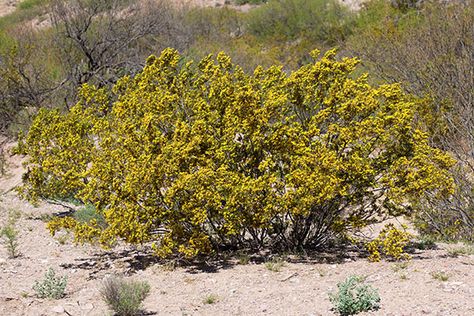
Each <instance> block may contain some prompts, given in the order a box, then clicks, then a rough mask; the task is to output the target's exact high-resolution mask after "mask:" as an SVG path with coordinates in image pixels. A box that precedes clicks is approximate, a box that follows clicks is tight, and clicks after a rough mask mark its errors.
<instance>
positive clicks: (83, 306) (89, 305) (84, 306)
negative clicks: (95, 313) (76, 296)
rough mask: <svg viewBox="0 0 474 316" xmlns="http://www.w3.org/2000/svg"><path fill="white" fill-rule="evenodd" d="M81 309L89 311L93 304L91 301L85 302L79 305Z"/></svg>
mask: <svg viewBox="0 0 474 316" xmlns="http://www.w3.org/2000/svg"><path fill="white" fill-rule="evenodd" d="M81 309H82V310H84V311H90V310H93V309H94V305H92V303H87V304H84V305H82V306H81Z"/></svg>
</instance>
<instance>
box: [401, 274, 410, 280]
mask: <svg viewBox="0 0 474 316" xmlns="http://www.w3.org/2000/svg"><path fill="white" fill-rule="evenodd" d="M400 280H404V281H405V280H408V274H406V273H400Z"/></svg>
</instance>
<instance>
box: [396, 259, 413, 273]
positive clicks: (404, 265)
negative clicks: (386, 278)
mask: <svg viewBox="0 0 474 316" xmlns="http://www.w3.org/2000/svg"><path fill="white" fill-rule="evenodd" d="M409 265H410V263H409V262H408V261H403V262H397V263H395V264H393V265H392V270H393V271H395V272H399V271H401V270H405V269H406V268H408V266H409Z"/></svg>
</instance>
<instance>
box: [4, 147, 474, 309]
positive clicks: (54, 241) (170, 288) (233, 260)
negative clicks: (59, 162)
mask: <svg viewBox="0 0 474 316" xmlns="http://www.w3.org/2000/svg"><path fill="white" fill-rule="evenodd" d="M9 148H11V145H10V146H7V158H8V159H7V164H8V166H7V167H8V171H7V174H6V175H5V176H3V177H2V178H0V190H1V191H2V193H1V201H0V226H3V225H6V223H7V221H8V218H11V217H12V216H13V217H16V218H17V219H16V224H15V227H16V228H17V230H18V231H19V239H18V241H19V247H18V250H19V252H20V256H19V257H18V258H14V259H11V258H8V253H7V250H6V247H5V245H4V244H2V245H0V271H1V273H0V315H31V316H35V315H111V312H110V311H109V310H108V308H107V306H106V304H105V303H104V302H103V300H102V298H101V295H100V289H101V286H102V282H103V279H104V278H106V277H108V276H110V275H119V276H124V277H126V278H133V279H136V280H146V281H148V282H149V283H150V285H151V294H150V296H149V297H148V298H147V299H146V300H145V302H144V308H145V311H146V313H147V314H148V315H308V316H309V315H334V312H333V311H332V310H331V308H332V305H331V303H330V301H329V296H328V294H329V293H332V292H334V291H335V290H336V289H337V283H338V282H341V281H342V280H344V279H345V278H346V277H347V276H349V275H353V274H356V275H361V276H365V277H366V282H367V283H369V284H371V285H372V286H374V287H375V288H377V289H378V290H379V293H380V296H381V308H380V310H378V311H373V312H368V313H365V314H363V315H460V316H461V315H465V316H468V315H474V300H473V298H474V256H473V255H461V256H454V255H453V251H452V249H453V247H457V246H458V245H450V244H438V245H437V247H436V249H431V250H415V251H414V253H412V259H411V260H410V261H408V262H407V263H396V262H390V261H386V260H385V261H382V262H379V263H371V262H369V261H368V260H367V259H366V258H365V256H364V255H363V254H362V253H361V252H347V251H346V252H338V251H334V252H332V253H317V254H312V255H306V256H302V255H300V256H296V255H289V256H287V257H285V258H283V259H284V261H283V262H282V263H281V265H279V266H278V267H277V268H276V269H273V270H277V271H272V270H270V269H269V268H268V265H266V264H265V261H269V260H271V257H270V256H269V255H268V254H265V253H262V254H256V255H251V256H250V257H248V258H245V259H246V260H242V258H239V257H238V256H235V255H234V256H229V257H221V258H218V259H212V260H209V261H208V262H205V261H202V262H194V263H185V264H179V265H173V263H172V262H169V261H168V262H163V261H160V260H158V259H157V258H156V257H154V256H153V255H152V254H151V253H150V252H149V251H148V250H147V248H146V247H142V248H140V247H138V248H137V247H127V246H125V245H122V246H119V247H117V248H115V249H112V250H108V251H107V250H103V249H101V248H99V247H95V246H91V245H76V244H74V243H73V239H72V236H69V235H68V234H67V233H64V234H60V235H57V236H55V237H52V236H51V235H50V234H49V232H48V231H47V229H46V223H45V219H46V218H47V217H48V215H52V214H53V213H55V212H58V211H63V209H62V208H61V207H59V206H55V205H48V204H40V205H39V206H37V207H34V206H32V205H30V204H29V203H28V202H26V201H23V200H21V199H19V197H18V196H17V194H16V193H15V190H14V188H15V186H17V185H19V184H20V183H21V174H22V172H23V168H22V165H21V162H22V160H23V159H24V158H22V157H19V156H14V155H11V154H9V153H8V149H9ZM450 249H451V250H450ZM247 260H248V263H246V262H244V261H247ZM244 263H246V264H244ZM50 267H52V268H54V269H55V270H56V272H57V273H59V274H60V275H67V277H68V285H67V287H66V295H65V297H64V298H62V299H59V300H48V299H39V298H37V297H36V295H35V291H34V290H33V289H32V286H33V284H34V282H35V280H41V279H42V278H43V275H44V273H45V272H46V271H47V270H48V268H50ZM436 274H438V275H439V274H442V275H444V276H445V278H444V281H443V280H440V278H436V277H435V275H436ZM210 296H212V297H213V300H214V302H213V303H212V304H209V303H208V302H206V300H207V298H208V297H210Z"/></svg>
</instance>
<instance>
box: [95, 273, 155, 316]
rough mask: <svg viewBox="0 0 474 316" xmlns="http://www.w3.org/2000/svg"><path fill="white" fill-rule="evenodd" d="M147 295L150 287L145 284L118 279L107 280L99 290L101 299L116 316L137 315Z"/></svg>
mask: <svg viewBox="0 0 474 316" xmlns="http://www.w3.org/2000/svg"><path fill="white" fill-rule="evenodd" d="M149 293H150V285H149V284H148V283H147V282H142V281H133V280H124V279H122V278H118V277H110V278H107V279H106V280H105V281H104V283H103V287H102V289H101V295H102V298H103V299H104V301H105V302H106V303H107V305H108V306H109V307H110V309H112V310H113V311H114V312H115V314H116V315H117V316H133V315H138V314H139V313H140V311H141V307H142V302H143V300H144V299H145V298H146V297H147V296H148V294H149Z"/></svg>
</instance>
